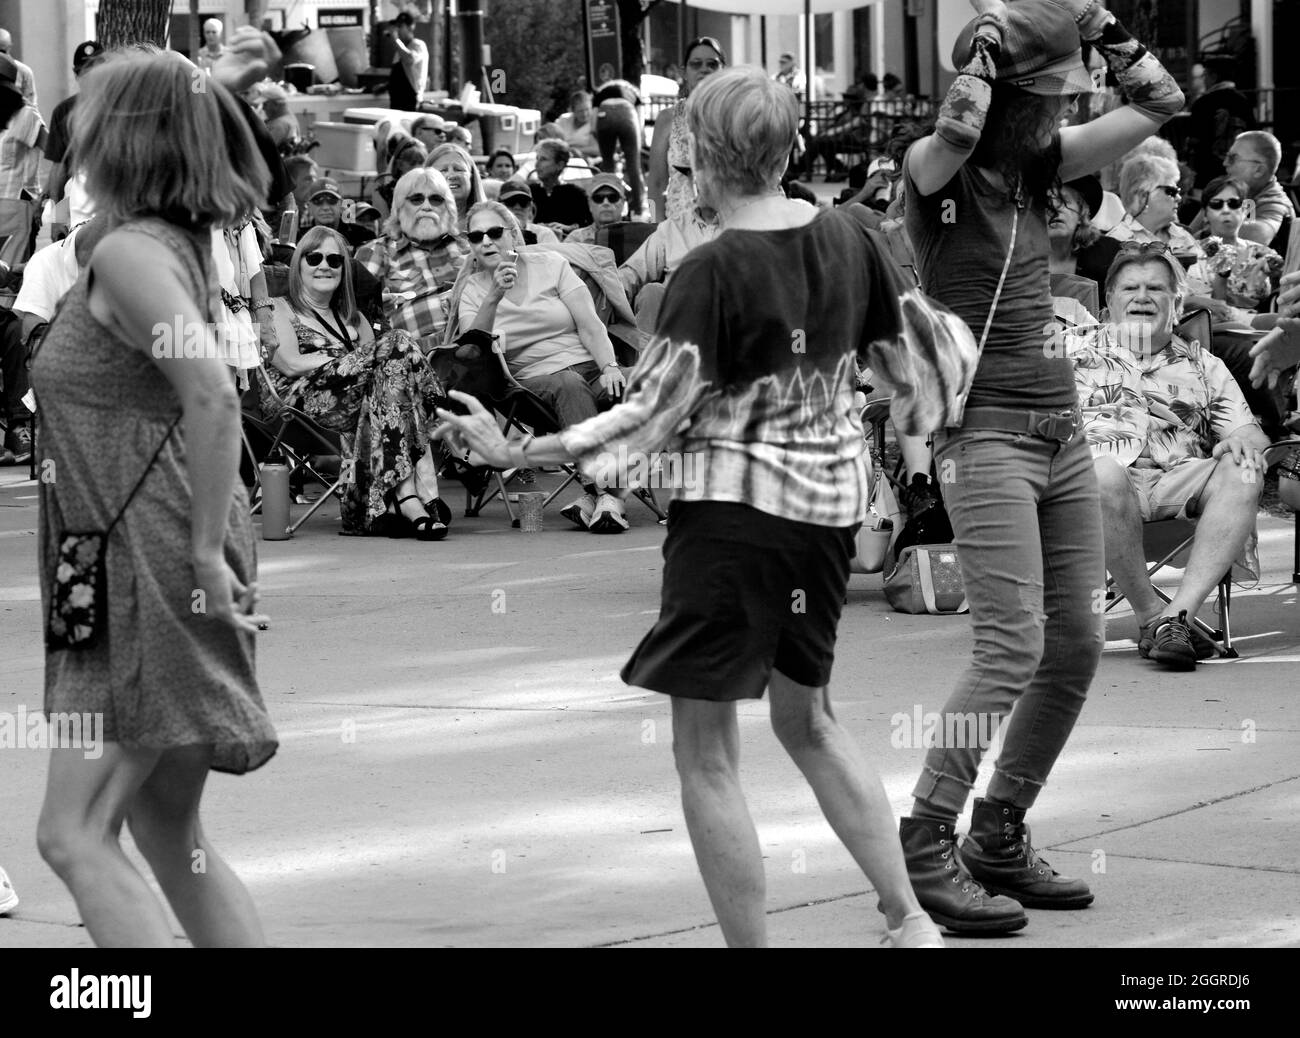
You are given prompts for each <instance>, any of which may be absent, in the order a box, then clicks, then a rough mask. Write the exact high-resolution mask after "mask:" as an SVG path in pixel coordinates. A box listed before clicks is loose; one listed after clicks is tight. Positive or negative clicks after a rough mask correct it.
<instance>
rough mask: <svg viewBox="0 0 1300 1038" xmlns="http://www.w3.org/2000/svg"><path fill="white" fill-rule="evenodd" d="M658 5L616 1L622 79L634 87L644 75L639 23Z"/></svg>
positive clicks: (641, 0) (649, 0)
mask: <svg viewBox="0 0 1300 1038" xmlns="http://www.w3.org/2000/svg"><path fill="white" fill-rule="evenodd" d="M660 3H661V0H618V25H619V40H620V42H621V43H622V45H623V78H624V79H626V80H627V81H628V82H629V83H631V84H632V85H633V86H634V87H638V88H639V87H640V86H641V76H642V75H643V74H644V73H645V53H644V50H643V49H642V40H641V23H642V22H644V21H645V20H646V18H648V17H649V16H650V11H651V9H652V8H655V7H658V6H659V4H660ZM703 6H706V7H707V6H708V5H707V4H705V5H703Z"/></svg>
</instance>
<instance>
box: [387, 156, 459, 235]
mask: <svg viewBox="0 0 1300 1038" xmlns="http://www.w3.org/2000/svg"><path fill="white" fill-rule="evenodd" d="M421 190H424V191H429V192H432V193H433V194H436V195H441V196H442V205H441V206H440V207H439V209H438V214H439V219H440V221H441V223H442V225H443V226H444V227H448V228H450V230H449V231H448V232H447V233H448V234H456V233H457V228H458V225H459V220H460V217H459V216H458V215H457V213H456V199H454V198H452V197H451V188H449V187H448V186H447V178H446V177H444V176H443V175H442V174H441V173H439V172H438V171H437V170H436V169H430V168H429V167H428V166H419V167H418V168H416V169H413V170H411V171H410V172H409V173H403V174H402V179H401V180H399V181H398V182H397V183H396V184H394V185H393V208H392V211H391V212H389V214H388V219H387V220H385V221H384V233H385V234H386V235H388V237H390V238H392V239H393V240H394V241H396V240H397V239H398V238H400V237H401V236H402V206H404V205H405V204H406V199H407V196H409V195H410V194H412V193H413V192H416V191H421Z"/></svg>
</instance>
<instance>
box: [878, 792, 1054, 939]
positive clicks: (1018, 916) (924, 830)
mask: <svg viewBox="0 0 1300 1038" xmlns="http://www.w3.org/2000/svg"><path fill="white" fill-rule="evenodd" d="M898 835H899V838H900V839H901V840H902V843H903V860H904V861H905V862H906V863H907V877H908V879H910V880H911V881H912V889H913V890H914V891H915V892H916V898H917V900H918V901H920V902H921V907H922V908H924V909H925V910H926V911H927V912H928V913H929V914H930V918H931V919H933V920H934V921H935V922H936V923H938V924H939V925H940V926H942V927H944V928H945V929H948V930H951V931H952V932H953V933H1010V932H1011V931H1012V930H1019V929H1020V928H1021V927H1023V926H1024V925H1025V924H1026V923H1028V922H1029V920H1028V918H1026V916H1025V911H1024V909H1023V908H1021V907H1020V905H1018V904H1017V903H1016V902H1015V901H1013V900H1011V899H1010V898H1006V897H994V896H990V895H989V894H988V893H986V892H985V890H984V888H983V887H981V886H980V885H979V884H978V883H977V882H975V880H973V879H972V878H971V876H970V873H968V872H967V871H966V870H965V868H963V867H962V863H961V859H960V858H958V857H957V845H956V833H955V832H953V826H952V825H951V824H950V823H948V822H940V821H938V820H936V819H932V818H901V819H899V823H898Z"/></svg>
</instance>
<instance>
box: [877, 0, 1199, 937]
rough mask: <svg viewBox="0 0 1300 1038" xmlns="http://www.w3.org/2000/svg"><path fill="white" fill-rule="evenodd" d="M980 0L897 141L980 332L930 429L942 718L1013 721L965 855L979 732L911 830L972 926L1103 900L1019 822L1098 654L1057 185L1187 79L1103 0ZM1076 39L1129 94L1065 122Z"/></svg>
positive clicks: (917, 231) (934, 279) (946, 277)
mask: <svg viewBox="0 0 1300 1038" xmlns="http://www.w3.org/2000/svg"><path fill="white" fill-rule="evenodd" d="M972 5H973V6H974V8H975V10H976V12H977V17H976V18H975V19H974V20H973V21H971V22H970V23H969V24H968V25H967V26H966V27H965V29H963V31H962V33H961V34H960V36H959V37H958V40H957V43H956V46H955V47H954V51H953V58H954V65H955V66H956V67H957V68H959V69H960V70H961V71H960V74H959V75H958V77H957V79H956V81H955V82H954V83H953V86H952V89H951V90H949V92H948V96H947V98H946V99H945V100H944V103H943V106H942V108H941V110H940V114H939V119H938V123H937V126H936V129H935V132H934V133H933V134H932V135H930V136H928V137H925V138H923V139H921V140H919V141H917V142H916V143H915V144H914V145H913V146H912V147H911V149H910V150H909V151H908V153H907V156H906V160H905V183H906V191H907V204H906V221H907V231H908V235H909V237H910V239H911V241H912V244H913V247H914V248H915V251H916V261H917V271H918V272H919V274H920V276H921V281H922V287H923V288H924V290H925V291H926V292H927V293H930V294H931V295H933V296H934V297H935V298H937V299H938V300H939V301H940V302H942V303H944V304H946V305H947V306H949V307H950V308H951V309H953V310H954V311H956V313H958V314H959V315H961V317H962V318H964V319H965V320H966V322H967V323H968V324H969V325H970V326H971V328H972V330H973V332H974V334H975V337H976V338H977V339H981V337H982V336H985V335H986V336H987V338H986V341H985V344H984V352H983V356H982V358H981V361H980V364H979V368H978V370H977V372H976V375H975V381H974V385H973V387H972V389H971V393H970V396H969V399H968V401H967V408H966V413H965V417H964V419H963V423H962V425H961V427H960V428H953V429H946V430H937V431H936V435H935V447H936V454H937V459H938V467H939V473H940V481H941V483H942V484H943V492H944V499H945V502H946V504H947V507H948V514H949V517H950V518H951V520H952V525H953V530H954V532H955V534H956V540H957V544H958V546H959V547H960V549H961V564H962V575H963V577H964V579H965V583H966V592H967V595H968V598H969V601H970V607H971V619H972V623H973V626H974V631H975V651H974V659H973V660H972V662H971V665H970V667H969V669H968V670H967V671H966V673H965V674H964V675H963V677H962V678H961V680H960V681H959V682H958V685H957V688H956V690H955V691H954V692H953V694H952V696H951V697H950V698H949V700H948V702H947V704H946V705H945V706H944V714H945V727H944V731H945V733H947V732H954V733H955V732H956V731H957V729H958V727H960V725H961V724H962V723H965V722H966V721H968V720H969V718H970V717H971V716H972V715H974V716H975V718H976V726H975V728H974V730H975V731H979V730H987V729H980V727H979V724H980V722H982V721H983V720H984V719H986V718H988V717H990V716H993V717H996V718H998V719H999V722H1001V721H1002V720H1004V719H1006V716H1007V715H1008V714H1010V715H1011V716H1010V719H1009V720H1007V721H1006V724H1005V728H1004V730H1003V731H1002V732H1001V735H1002V752H1001V755H1000V756H999V758H998V760H997V764H996V766H995V768H994V773H993V777H992V779H991V780H990V782H989V785H988V790H987V793H986V796H985V797H984V798H977V799H976V801H975V806H974V812H973V815H972V819H971V829H970V837H969V838H968V839H967V840H966V841H965V842H964V843H963V844H962V847H961V851H960V857H959V856H958V853H957V851H956V843H955V829H956V823H957V818H958V816H959V815H960V814H961V813H962V811H963V810H964V809H965V805H966V800H967V797H968V796H969V795H970V793H971V791H972V790H973V789H974V787H975V781H976V778H977V777H978V772H979V765H980V759H981V756H982V748H981V747H980V746H978V745H968V744H969V743H971V742H977V740H966V739H956V738H954V739H952V742H953V743H955V744H956V745H953V746H949V745H946V744H944V745H939V746H936V747H934V748H933V749H931V750H930V751H929V753H928V754H927V755H926V760H925V766H924V768H923V770H922V773H921V776H920V779H919V780H918V781H917V784H916V787H915V789H914V790H913V794H912V795H913V797H914V798H915V802H914V806H913V809H912V815H911V817H906V818H903V819H902V821H901V824H900V835H901V839H902V843H903V851H904V856H905V858H906V860H907V865H908V874H909V876H910V878H911V881H912V886H913V888H914V889H915V890H916V893H917V896H918V898H919V899H920V902H921V905H922V907H923V908H925V910H926V911H927V912H929V913H930V915H931V917H932V918H933V919H934V920H935V921H936V922H937V923H939V924H940V925H942V926H944V927H946V928H948V929H949V930H952V931H956V932H974V933H980V932H1006V931H1010V930H1018V929H1020V928H1021V927H1023V926H1024V925H1025V924H1026V922H1027V919H1026V917H1025V913H1024V907H1025V906H1028V907H1033V908H1083V907H1085V906H1086V905H1088V904H1090V903H1091V901H1092V893H1091V892H1090V891H1089V890H1088V887H1087V885H1086V884H1085V883H1083V882H1082V881H1081V880H1074V879H1068V878H1066V877H1064V876H1061V875H1059V874H1058V873H1056V872H1055V871H1054V870H1053V869H1052V868H1051V867H1050V866H1049V865H1048V864H1047V863H1046V862H1045V861H1043V860H1042V859H1041V858H1039V857H1038V856H1037V855H1036V853H1035V852H1034V849H1033V847H1032V846H1031V845H1030V842H1029V830H1028V829H1027V828H1026V826H1025V824H1024V817H1025V812H1026V810H1027V809H1029V808H1030V807H1032V806H1033V804H1034V801H1035V799H1036V798H1037V796H1038V794H1039V793H1040V792H1041V790H1042V788H1043V786H1044V785H1045V783H1046V782H1047V776H1048V774H1049V773H1050V772H1051V769H1052V766H1053V764H1054V763H1055V762H1056V758H1057V756H1058V755H1059V754H1060V752H1061V750H1062V748H1063V747H1064V746H1065V743H1066V740H1067V739H1068V738H1069V735H1070V732H1071V730H1072V729H1073V727H1074V723H1075V720H1076V719H1077V718H1078V715H1079V711H1080V709H1081V708H1082V706H1083V701H1084V699H1085V697H1086V696H1087V692H1088V686H1089V684H1090V683H1091V681H1092V676H1093V673H1094V672H1095V671H1096V668H1097V661H1098V659H1099V657H1100V653H1101V647H1102V632H1101V623H1100V618H1099V614H1098V612H1097V610H1096V608H1095V603H1096V601H1097V597H1096V596H1097V593H1098V589H1099V588H1100V587H1102V586H1103V584H1104V577H1105V574H1104V551H1103V545H1102V529H1101V511H1100V506H1099V503H1098V493H1097V485H1096V479H1095V476H1094V474H1093V464H1092V457H1091V454H1090V452H1089V450H1088V446H1087V444H1086V443H1085V442H1084V438H1083V437H1082V436H1081V435H1079V432H1078V424H1079V423H1078V418H1077V412H1076V395H1075V388H1074V377H1073V372H1072V368H1071V364H1070V362H1069V360H1068V359H1065V358H1057V357H1053V356H1052V355H1051V351H1048V350H1045V349H1044V341H1045V335H1044V327H1045V326H1047V327H1050V322H1051V321H1052V301H1051V297H1050V293H1049V288H1048V274H1049V270H1048V256H1049V251H1050V249H1049V245H1048V239H1047V220H1048V218H1049V215H1050V214H1049V201H1048V199H1049V196H1050V195H1051V193H1052V191H1053V189H1054V188H1055V189H1059V185H1060V184H1061V182H1062V181H1067V180H1071V179H1073V178H1075V177H1079V176H1082V175H1084V174H1086V173H1091V172H1093V171H1095V170H1097V169H1099V168H1100V167H1102V166H1105V165H1106V164H1107V163H1109V162H1112V161H1114V160H1115V159H1116V158H1118V157H1119V156H1120V155H1122V154H1124V153H1125V152H1126V151H1128V150H1129V149H1130V148H1132V147H1133V146H1134V145H1136V144H1137V143H1138V142H1139V141H1141V140H1142V139H1144V138H1145V137H1147V136H1149V135H1151V134H1152V133H1154V132H1155V130H1156V128H1157V127H1159V126H1160V125H1161V124H1162V123H1163V122H1165V121H1166V120H1168V119H1169V118H1171V117H1172V116H1173V115H1174V114H1175V113H1176V112H1178V111H1179V109H1180V108H1181V107H1182V104H1183V95H1182V92H1181V91H1180V90H1179V88H1178V86H1177V84H1176V83H1175V82H1174V81H1173V79H1172V78H1171V77H1170V76H1169V74H1168V73H1167V72H1166V71H1165V70H1164V68H1163V67H1161V65H1160V63H1159V62H1158V61H1157V60H1156V59H1155V57H1154V56H1152V55H1151V54H1150V53H1149V52H1148V51H1146V50H1145V48H1143V47H1142V45H1141V44H1140V43H1138V42H1137V41H1136V40H1134V39H1133V38H1132V37H1131V36H1130V35H1129V34H1128V33H1127V32H1126V31H1125V30H1124V28H1123V27H1122V26H1121V25H1120V24H1119V22H1117V21H1116V20H1115V17H1114V16H1113V15H1112V14H1110V13H1109V12H1108V11H1106V10H1105V9H1104V8H1103V7H1102V6H1101V5H1100V4H1099V3H1098V2H1097V0H1020V2H1017V3H1014V4H1012V5H1010V6H1009V7H1008V6H1007V5H1006V4H1004V3H1002V2H1001V0H972ZM1081 42H1087V43H1088V44H1089V45H1090V46H1091V47H1092V49H1093V51H1094V52H1095V53H1097V54H1100V55H1101V56H1102V57H1103V58H1105V60H1106V62H1107V64H1108V65H1109V66H1110V69H1111V71H1112V72H1113V73H1114V74H1115V77H1116V78H1117V80H1118V81H1119V83H1120V86H1121V88H1122V89H1123V91H1124V94H1125V95H1126V97H1127V99H1128V102H1129V103H1128V104H1127V105H1125V106H1123V107H1121V108H1117V109H1115V110H1114V111H1112V112H1109V113H1108V114H1106V115H1104V116H1102V117H1100V118H1098V119H1095V120H1093V121H1092V122H1089V123H1087V124H1085V125H1082V126H1077V127H1066V128H1062V127H1061V121H1062V120H1063V118H1064V117H1066V116H1067V114H1068V113H1069V112H1070V111H1071V110H1072V109H1073V108H1074V106H1075V103H1076V98H1077V95H1079V94H1083V93H1088V92H1090V91H1091V90H1092V81H1091V78H1090V76H1089V73H1088V71H1087V68H1086V66H1085V65H1084V63H1083V60H1082V56H1081V50H1080V44H1081ZM956 271H961V275H962V276H961V277H960V278H955V277H953V276H952V275H953V273H954V272H956ZM1013 708H1014V709H1013ZM950 719H951V720H950ZM967 728H969V725H967Z"/></svg>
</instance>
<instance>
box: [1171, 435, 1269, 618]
mask: <svg viewBox="0 0 1300 1038" xmlns="http://www.w3.org/2000/svg"><path fill="white" fill-rule="evenodd" d="M1263 482H1264V479H1263V474H1262V473H1260V472H1254V471H1253V470H1251V469H1248V468H1244V467H1243V466H1241V465H1239V464H1238V463H1237V462H1236V460H1235V459H1234V458H1232V457H1231V456H1229V455H1225V456H1224V457H1222V458H1220V459H1219V464H1218V465H1217V466H1215V469H1214V474H1213V475H1212V476H1211V477H1210V481H1209V483H1207V484H1206V486H1205V489H1204V490H1203V491H1201V502H1200V504H1201V512H1200V515H1198V516H1197V519H1196V538H1195V540H1193V541H1192V552H1191V555H1190V556H1189V558H1188V560H1187V569H1186V570H1184V571H1183V583H1182V586H1181V587H1180V588H1179V589H1178V593H1177V594H1176V595H1174V598H1173V601H1172V602H1170V603H1169V615H1170V616H1177V615H1178V614H1179V613H1180V612H1181V611H1182V610H1184V609H1185V610H1187V615H1188V616H1195V615H1196V611H1197V610H1198V609H1200V608H1201V606H1202V605H1203V604H1204V603H1205V599H1206V596H1208V595H1209V593H1210V592H1211V591H1213V590H1214V588H1215V587H1216V586H1217V585H1218V583H1219V581H1220V580H1222V579H1223V575H1224V574H1225V573H1227V572H1228V569H1229V568H1230V567H1231V566H1232V564H1233V562H1235V561H1236V559H1237V557H1238V556H1239V555H1240V554H1241V549H1242V548H1243V547H1244V546H1245V544H1246V540H1247V539H1248V538H1249V537H1250V532H1251V531H1252V530H1253V529H1254V528H1255V521H1256V518H1257V516H1258V513H1259V495H1260V491H1261V489H1262V487H1263Z"/></svg>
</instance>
